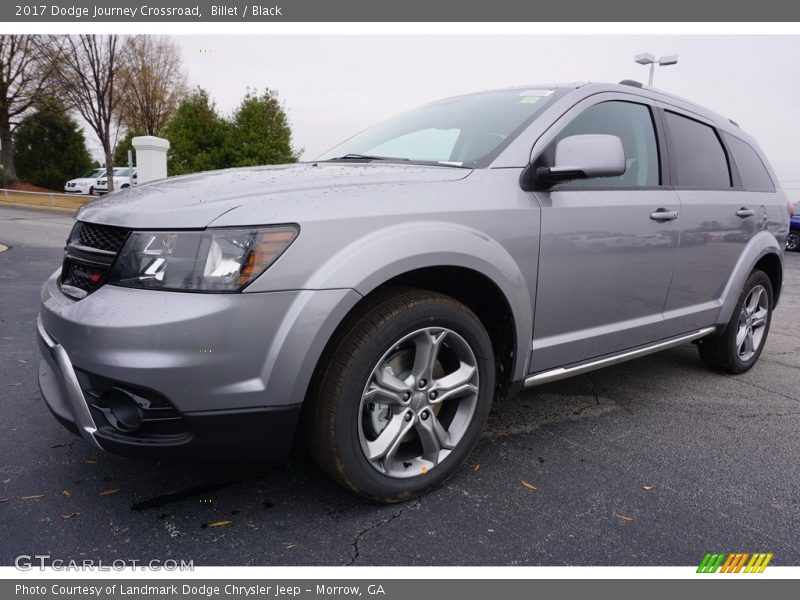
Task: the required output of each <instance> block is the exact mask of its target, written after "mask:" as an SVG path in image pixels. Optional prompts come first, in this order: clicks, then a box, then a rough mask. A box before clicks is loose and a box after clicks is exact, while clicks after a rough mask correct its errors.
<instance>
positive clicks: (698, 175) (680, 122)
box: [664, 111, 732, 190]
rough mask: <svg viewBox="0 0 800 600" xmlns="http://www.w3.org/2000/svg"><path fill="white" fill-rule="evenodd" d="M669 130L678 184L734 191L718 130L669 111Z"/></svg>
mask: <svg viewBox="0 0 800 600" xmlns="http://www.w3.org/2000/svg"><path fill="white" fill-rule="evenodd" d="M664 114H665V118H666V121H667V127H668V129H669V141H670V161H671V163H672V165H673V168H674V175H675V177H674V179H675V181H674V182H673V183H674V185H676V186H678V187H689V188H701V189H714V190H718V189H730V188H731V187H732V186H731V173H730V168H729V167H728V158H727V156H726V154H725V150H724V148H723V147H722V142H720V139H719V137H718V136H717V132H716V130H715V129H714V128H713V127H711V126H709V125H706V124H705V123H701V122H700V121H695V120H694V119H690V118H689V117H684V116H682V115H679V114H676V113H673V112H670V111H665V113H664Z"/></svg>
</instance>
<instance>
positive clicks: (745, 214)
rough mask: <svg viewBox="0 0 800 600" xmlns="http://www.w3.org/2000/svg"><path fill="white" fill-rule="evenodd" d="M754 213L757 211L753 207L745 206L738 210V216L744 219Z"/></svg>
mask: <svg viewBox="0 0 800 600" xmlns="http://www.w3.org/2000/svg"><path fill="white" fill-rule="evenodd" d="M754 214H756V211H754V210H753V209H752V208H747V207H746V206H743V207H742V208H740V209H739V210H737V211H736V216H737V217H741V218H742V219H746V218H747V217H752V216H753V215H754Z"/></svg>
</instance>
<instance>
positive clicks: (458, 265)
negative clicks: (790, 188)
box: [38, 82, 789, 501]
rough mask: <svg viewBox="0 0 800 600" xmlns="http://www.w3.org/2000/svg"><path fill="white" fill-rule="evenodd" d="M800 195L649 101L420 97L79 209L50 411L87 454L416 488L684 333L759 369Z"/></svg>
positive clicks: (675, 103)
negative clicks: (305, 469)
mask: <svg viewBox="0 0 800 600" xmlns="http://www.w3.org/2000/svg"><path fill="white" fill-rule="evenodd" d="M788 211H789V208H787V201H786V197H785V195H784V194H783V193H782V192H781V191H780V190H778V189H776V184H775V176H774V174H773V172H772V170H771V168H770V167H769V165H768V163H767V161H766V159H765V157H764V155H763V153H762V152H761V151H760V150H759V149H758V146H757V145H756V144H755V142H754V141H753V139H752V138H750V137H749V136H748V135H746V134H745V133H744V132H743V131H742V130H741V129H740V128H739V127H738V126H737V125H736V124H735V123H734V122H733V121H730V120H728V119H726V118H722V117H720V116H718V115H716V114H714V113H712V112H709V111H708V110H705V109H703V108H700V107H698V106H696V105H694V104H691V103H689V102H687V101H685V100H681V99H679V98H675V97H673V96H670V95H668V94H665V93H662V92H658V91H655V90H651V89H647V88H642V87H641V86H639V85H634V84H633V83H632V82H628V83H626V82H623V84H620V85H609V84H572V85H560V86H532V87H527V88H518V89H507V90H500V91H490V92H484V93H478V94H471V95H466V96H460V97H456V98H450V99H447V100H442V101H439V102H434V103H432V104H428V105H426V106H423V107H421V108H418V109H416V110H412V111H409V112H407V113H405V114H402V115H400V116H398V117H395V118H393V119H391V120H389V121H387V122H385V123H383V124H381V125H378V126H376V127H373V128H371V129H367V130H366V131H364V132H362V133H360V134H358V135H356V136H354V137H353V138H351V139H349V140H347V141H346V142H344V143H343V144H341V145H340V146H338V147H336V148H334V149H333V150H331V151H330V152H328V153H327V154H325V155H324V156H323V157H321V158H320V159H319V160H317V161H315V162H311V163H301V164H294V165H283V166H276V167H259V168H245V169H235V170H227V171H218V172H210V173H203V174H198V175H190V176H186V177H175V178H170V179H166V180H162V181H158V182H154V183H150V184H146V185H140V186H138V187H136V188H131V189H129V190H124V191H121V192H119V193H116V194H112V195H110V196H108V197H107V198H104V199H102V200H99V201H95V202H92V203H90V204H88V205H86V206H84V207H83V208H82V209H81V210H80V211H79V212H78V213H77V216H76V218H77V223H76V224H75V227H74V229H73V230H72V233H71V234H70V236H69V240H68V242H67V247H66V254H65V256H64V262H63V265H62V268H61V269H60V270H59V271H57V272H56V273H54V274H53V276H52V277H51V278H50V279H49V280H48V281H47V282H46V283H45V284H44V287H43V289H42V306H41V315H40V318H39V320H38V337H39V342H40V347H41V350H42V354H43V356H44V361H43V362H42V364H41V368H40V371H39V382H40V387H41V390H42V394H43V396H44V398H45V400H46V402H47V404H48V406H49V407H50V409H51V411H52V412H53V413H54V414H55V416H56V417H57V418H58V420H59V421H61V422H62V423H63V424H64V425H66V426H67V427H68V428H70V429H71V430H73V431H75V432H77V433H79V434H80V435H82V436H83V437H84V438H85V439H86V440H87V441H88V442H89V443H91V444H94V445H95V446H97V447H99V448H102V449H103V450H108V451H110V452H116V453H119V454H124V455H137V456H138V455H143V456H154V457H168V456H200V455H212V456H220V455H243V454H258V455H262V456H267V457H270V458H273V459H274V458H280V457H282V456H285V455H286V453H287V452H288V450H289V448H290V446H291V444H292V440H293V439H294V438H295V434H296V433H297V434H298V435H300V434H301V433H302V434H303V435H304V436H305V440H306V444H307V446H308V447H309V449H310V451H311V453H312V455H313V456H314V457H315V459H316V460H317V462H318V463H319V464H320V466H321V467H322V468H323V469H324V470H325V471H326V472H327V473H328V474H329V475H330V476H331V477H333V478H334V479H335V480H336V481H338V482H340V483H341V484H343V485H345V486H347V487H349V488H350V489H352V490H354V491H356V492H358V493H360V494H363V495H365V496H368V497H370V498H374V499H378V500H384V501H395V500H402V499H405V498H409V497H413V496H414V495H417V494H420V493H422V492H424V491H426V490H428V489H430V488H432V487H433V486H436V485H438V484H440V483H441V482H443V481H444V480H445V479H447V477H448V476H450V475H451V474H453V472H454V471H455V470H456V469H457V468H458V467H459V465H460V464H461V463H462V462H463V461H464V460H465V458H466V457H467V455H468V454H469V452H470V451H471V449H472V448H473V446H474V445H475V443H476V441H477V439H478V437H479V434H480V432H481V428H482V427H483V426H484V423H485V421H486V417H487V415H488V413H489V408H490V405H491V403H492V400H493V398H498V397H501V396H504V395H511V394H513V393H514V392H516V391H518V390H520V389H521V388H523V387H528V386H535V385H537V384H540V383H545V382H550V381H554V380H557V379H560V378H563V377H569V376H571V375H575V374H579V373H584V372H586V371H589V370H591V369H595V368H598V367H602V366H606V365H611V364H615V363H618V362H620V361H623V360H627V359H631V358H635V357H638V356H642V355H644V354H648V353H650V352H654V351H657V350H661V349H664V348H669V347H671V346H675V345H678V344H684V343H687V342H690V341H695V342H697V343H698V347H699V350H700V357H701V359H702V360H703V362H704V363H705V364H706V365H708V366H709V367H711V368H713V369H716V370H720V371H725V372H728V373H741V372H743V371H746V370H748V369H749V368H750V367H752V366H753V364H755V362H756V361H757V360H758V357H759V354H760V353H761V351H762V349H763V348H764V344H765V342H766V338H767V332H768V331H769V325H770V317H771V314H772V311H773V309H774V307H775V304H776V302H777V301H778V296H779V294H780V291H781V285H782V272H783V271H782V264H783V263H782V261H783V254H782V248H783V245H784V240H785V237H786V235H787V231H788V222H789V215H788Z"/></svg>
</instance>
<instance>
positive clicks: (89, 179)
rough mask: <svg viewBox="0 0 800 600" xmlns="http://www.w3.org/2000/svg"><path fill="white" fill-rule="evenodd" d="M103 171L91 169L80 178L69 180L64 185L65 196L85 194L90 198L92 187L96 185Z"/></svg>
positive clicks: (92, 192)
mask: <svg viewBox="0 0 800 600" xmlns="http://www.w3.org/2000/svg"><path fill="white" fill-rule="evenodd" d="M105 171H106V170H105V169H92V170H91V171H88V172H87V173H84V174H83V175H81V176H80V177H77V178H75V179H70V180H69V181H68V182H67V183H65V184H64V192H65V193H67V194H85V195H89V196H91V195H92V194H94V186H95V184H96V183H97V178H98V177H100V176H101V175H102V174H103V173H105Z"/></svg>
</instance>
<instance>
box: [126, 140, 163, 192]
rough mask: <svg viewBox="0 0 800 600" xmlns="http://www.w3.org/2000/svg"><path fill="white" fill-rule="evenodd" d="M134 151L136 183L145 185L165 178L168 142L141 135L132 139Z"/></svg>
mask: <svg viewBox="0 0 800 600" xmlns="http://www.w3.org/2000/svg"><path fill="white" fill-rule="evenodd" d="M133 147H134V149H135V150H136V179H137V182H138V183H147V182H148V181H153V180H154V179H164V178H165V177H166V176H167V150H169V140H165V139H164V138H159V137H155V136H152V135H143V136H139V137H135V138H133Z"/></svg>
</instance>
